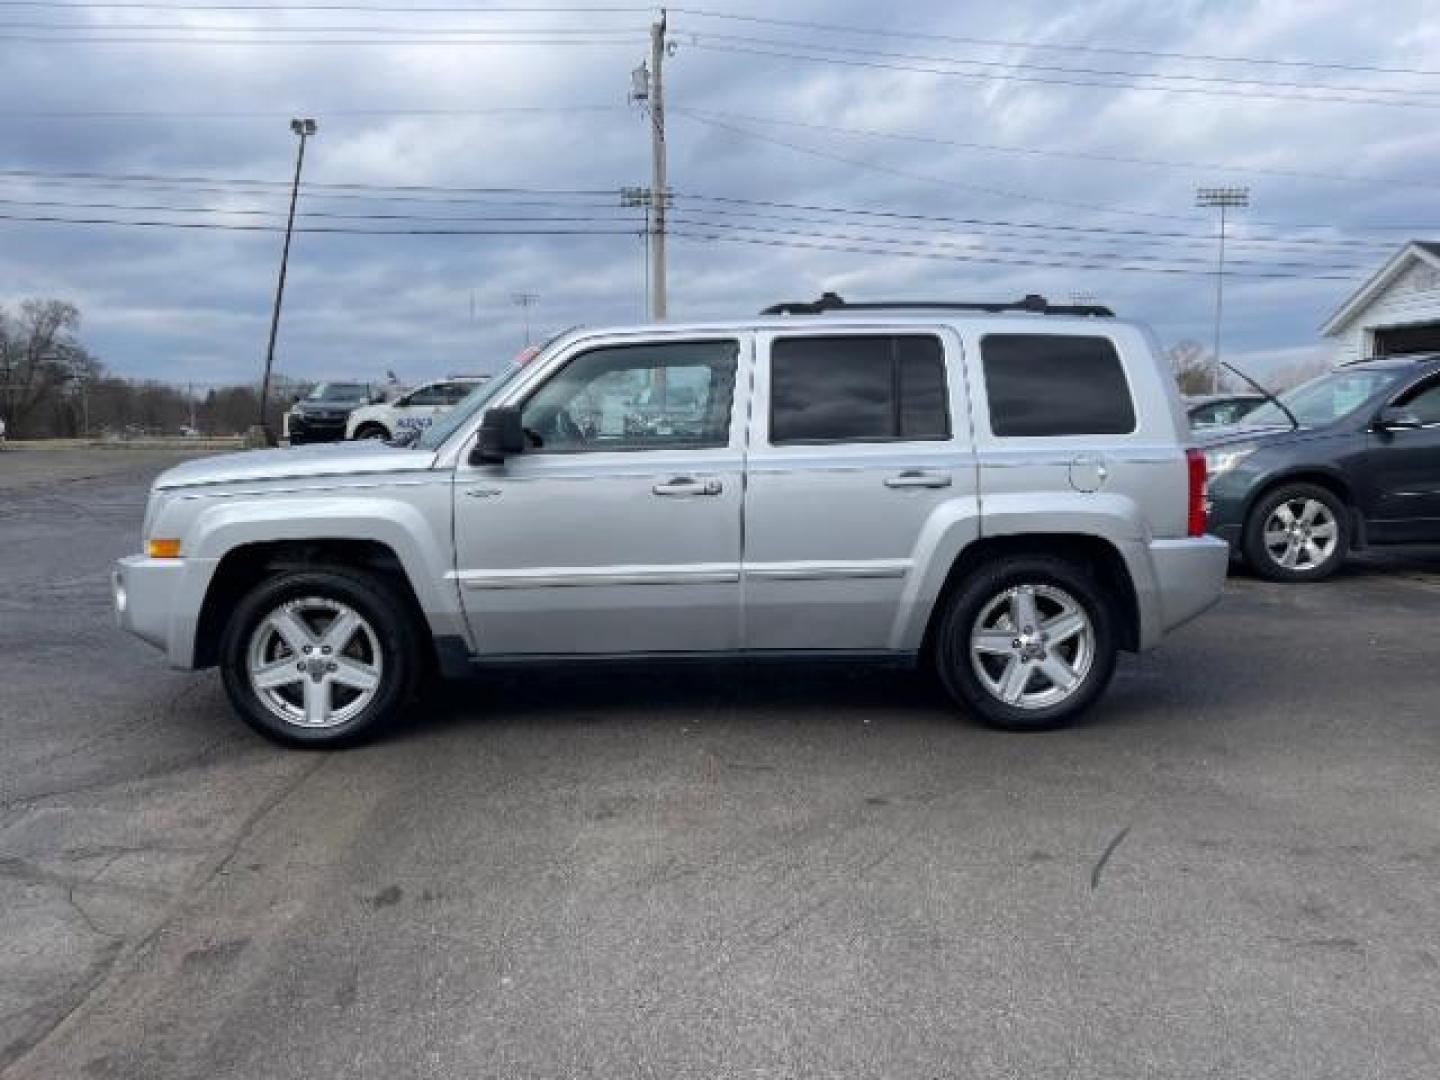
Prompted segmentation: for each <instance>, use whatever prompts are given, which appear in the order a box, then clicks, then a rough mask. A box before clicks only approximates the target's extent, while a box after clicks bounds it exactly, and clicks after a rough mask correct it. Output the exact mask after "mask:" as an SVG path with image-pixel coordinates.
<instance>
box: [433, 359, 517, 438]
mask: <svg viewBox="0 0 1440 1080" xmlns="http://www.w3.org/2000/svg"><path fill="white" fill-rule="evenodd" d="M524 366H525V365H524V364H511V365H510V366H509V367H507V368H506V369H505V370H504V371H502V372H500V374H498V375H496V376H495V377H494V378H493V379H491V380H490V381H489V382H484V383H481V384H480V385H479V386H477V387H475V389H474V390H471V391H470V393H468V394H466V395H465V396H464V397H463V398H461V399H460V400H459V401H458V402H457V403H456V405H455V407H454V408H453V409H451V410H450V411H449V412H447V413H446V414H445V415H444V416H441V417H439V418H438V419H436V421H435V423H433V424H431V425H430V426H429V427H428V428H426V429H425V431H424V433H423V434H422V435H421V436H420V437H419V438H418V439H416V440H415V442H414V444H413V445H415V446H418V447H420V448H421V449H422V450H436V449H438V448H439V446H440V444H441V443H443V442H444V441H445V440H446V439H448V438H449V437H450V436H451V434H453V433H454V431H455V430H456V429H457V428H459V427H460V425H461V424H463V423H465V421H466V420H469V419H470V418H471V417H472V416H474V415H475V414H476V413H477V412H479V411H480V410H481V409H483V408H484V407H485V403H486V402H487V401H489V400H490V399H491V398H492V397H494V396H495V392H496V391H497V390H499V389H500V388H501V387H502V386H504V385H505V384H506V383H508V382H509V381H510V380H511V379H513V378H514V377H515V374H516V372H518V371H520V370H522V369H523V368H524Z"/></svg>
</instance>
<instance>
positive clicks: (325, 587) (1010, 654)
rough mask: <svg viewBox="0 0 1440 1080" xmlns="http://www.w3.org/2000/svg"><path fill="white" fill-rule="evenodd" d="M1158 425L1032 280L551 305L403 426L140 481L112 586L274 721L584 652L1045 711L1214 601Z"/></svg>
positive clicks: (282, 725)
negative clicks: (574, 312) (571, 323)
mask: <svg viewBox="0 0 1440 1080" xmlns="http://www.w3.org/2000/svg"><path fill="white" fill-rule="evenodd" d="M1187 431H1188V427H1187V424H1186V419H1185V413H1184V410H1183V408H1182V406H1181V403H1180V399H1179V397H1178V395H1177V393H1176V391H1175V387H1174V385H1173V382H1172V380H1171V378H1170V375H1169V373H1168V372H1167V371H1166V369H1165V367H1164V365H1163V364H1162V362H1161V361H1160V359H1159V358H1158V356H1157V350H1156V348H1155V346H1154V344H1153V340H1152V338H1151V336H1150V335H1149V333H1148V332H1147V331H1146V330H1145V329H1144V328H1143V327H1141V326H1139V325H1136V324H1134V323H1130V322H1126V321H1123V320H1118V319H1115V318H1113V317H1112V316H1111V313H1110V312H1109V311H1107V310H1105V309H1103V308H1096V307H1066V308H1062V307H1054V306H1050V305H1047V304H1046V302H1045V301H1044V300H1043V299H1042V298H1040V297H1027V298H1025V299H1024V300H1022V301H1020V302H1018V303H1012V304H917V303H900V304H847V303H845V302H844V301H842V300H841V299H840V298H838V297H835V296H833V295H831V294H827V295H826V296H825V297H822V298H821V299H820V300H819V301H816V302H811V303H801V304H782V305H778V306H776V307H774V308H770V309H768V310H767V311H765V312H763V313H762V314H761V315H760V316H759V317H757V318H752V319H744V320H740V321H734V322H712V323H667V324H663V325H650V326H640V327H633V328H621V329H611V330H576V331H571V332H569V333H566V334H564V335H562V336H561V337H559V338H557V339H555V340H554V341H552V342H551V343H550V344H549V345H548V346H546V347H545V348H544V349H543V350H541V351H540V352H539V353H538V354H537V355H536V356H535V357H534V359H533V360H530V361H529V362H528V363H524V364H517V365H516V366H513V367H511V368H510V369H509V370H507V371H504V372H502V373H501V374H500V375H498V376H496V377H495V378H494V379H492V380H491V381H490V382H489V383H487V384H486V385H485V386H483V387H482V388H480V389H477V390H476V391H474V392H473V393H472V394H471V395H470V396H469V397H468V398H466V399H465V400H464V401H463V402H462V403H461V404H460V405H459V406H457V407H456V408H455V409H454V410H453V411H452V412H450V413H449V414H448V415H447V416H445V417H444V418H443V419H442V420H440V421H438V422H437V423H436V424H435V425H434V426H433V427H431V428H429V429H428V430H427V431H426V432H425V433H424V434H423V435H421V436H420V438H419V439H418V440H417V441H415V442H412V443H409V444H408V445H393V444H386V443H380V442H366V443H359V444H343V445H337V446H323V447H306V448H300V449H288V450H273V451H254V452H248V453H239V454H231V455H226V456H223V457H215V458H207V459H204V460H198V461H193V462H190V463H187V464H184V465H181V466H179V467H178V468H175V469H171V470H170V471H169V472H166V473H164V474H163V475H161V476H160V477H159V478H158V479H157V480H156V482H155V485H154V489H153V491H152V492H151V495H150V500H149V506H148V508H147V510H146V513H145V522H144V531H143V542H144V549H145V550H144V553H143V554H141V555H136V556H132V557H129V558H126V559H122V560H121V561H120V563H119V564H118V566H117V567H116V569H115V573H114V593H115V607H116V611H117V613H118V617H119V621H120V624H121V626H123V627H124V628H125V629H127V630H130V631H131V632H133V633H135V634H138V635H139V636H140V637H141V638H143V639H145V640H146V641H148V642H151V643H152V644H154V645H157V646H159V647H160V648H162V649H164V650H165V652H166V653H167V655H168V656H169V659H170V663H171V664H172V665H174V666H176V667H180V668H204V667H210V666H213V665H218V666H219V667H220V669H221V672H222V675H223V678H224V683H225V688H226V690H227V692H228V693H229V696H230V699H231V701H232V702H233V703H234V706H235V709H236V711H237V712H239V714H240V715H241V717H242V718H244V719H245V720H246V721H247V722H248V723H250V724H251V725H253V726H254V727H255V728H257V729H258V730H260V731H261V732H263V733H264V734H266V735H268V736H270V737H272V738H274V739H277V740H280V741H283V742H286V743H290V744H298V745H335V744H339V743H346V742H352V741H355V740H357V739H359V738H361V737H363V736H368V735H370V734H372V733H373V732H375V731H376V730H377V729H379V728H380V727H381V726H382V725H383V724H385V723H386V722H388V721H389V720H391V719H392V718H394V717H395V716H396V714H397V713H399V712H400V711H401V710H402V709H403V708H404V707H405V705H406V703H407V701H409V699H410V698H411V697H412V695H413V694H414V692H415V690H416V689H417V686H418V684H419V683H420V681H421V680H422V679H423V678H424V677H425V676H426V675H427V674H428V673H429V672H430V671H431V670H433V669H438V670H439V671H440V672H442V673H444V674H447V675H453V674H459V673H463V672H467V671H471V670H473V669H475V668H478V667H483V666H486V665H496V664H516V663H539V662H545V663H550V662H559V661H565V660H576V659H596V658H609V659H616V660H620V659H624V660H631V661H640V662H642V663H655V662H660V661H662V660H668V659H671V658H678V657H690V658H693V657H696V656H741V657H762V656H804V657H810V658H814V657H833V658H841V659H847V660H849V659H855V658H857V657H878V658H888V659H893V660H900V661H910V662H916V661H920V662H923V663H925V664H927V665H929V666H931V667H933V668H934V670H935V671H936V672H937V674H938V675H939V678H940V680H941V681H942V682H943V683H944V685H945V687H946V689H947V690H948V691H949V693H950V694H951V695H953V697H954V698H955V700H956V701H957V702H958V703H959V705H960V707H961V708H962V709H963V710H964V711H965V712H967V713H969V714H971V715H973V716H975V717H977V718H979V719H980V720H983V721H984V722H986V723H989V724H993V725H996V726H999V727H1004V728H1013V729H1034V728H1047V727H1054V726H1057V725H1059V724H1062V723H1064V722H1066V721H1069V720H1071V719H1072V718H1074V717H1075V716H1077V715H1078V714H1080V713H1081V712H1082V711H1083V710H1084V709H1085V708H1086V707H1087V706H1089V705H1091V704H1092V703H1094V702H1095V700H1096V699H1097V698H1098V697H1099V696H1100V695H1101V693H1102V692H1103V691H1104V689H1105V686H1106V684H1107V683H1108V682H1109V680H1110V677H1111V675H1112V673H1113V671H1114V666H1115V657H1116V653H1117V651H1118V650H1121V649H1125V650H1140V649H1145V648H1149V647H1150V646H1153V645H1154V644H1156V642H1158V641H1159V640H1160V638H1161V636H1162V635H1163V634H1164V633H1165V632H1166V631H1168V630H1171V629H1173V628H1174V627H1177V626H1179V625H1180V624H1181V623H1183V622H1185V621H1186V620H1188V619H1190V618H1192V617H1193V616H1195V615H1197V614H1198V613H1200V612H1202V611H1204V610H1205V609H1206V608H1208V607H1209V606H1210V605H1211V604H1213V603H1214V602H1215V600H1216V598H1217V597H1218V596H1219V595H1220V588H1221V584H1222V581H1223V578H1224V575H1225V569H1226V561H1227V556H1228V550H1227V548H1226V545H1225V544H1224V543H1223V542H1221V541H1220V540H1217V539H1214V538H1212V537H1208V536H1206V535H1204V532H1205V506H1204V500H1205V492H1204V483H1205V462H1204V458H1203V457H1202V456H1201V455H1200V454H1199V453H1198V452H1197V451H1194V450H1187V448H1186V446H1185V440H1186V438H1187V434H1186V433H1187Z"/></svg>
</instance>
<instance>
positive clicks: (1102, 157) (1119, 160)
mask: <svg viewBox="0 0 1440 1080" xmlns="http://www.w3.org/2000/svg"><path fill="white" fill-rule="evenodd" d="M674 111H675V112H684V113H688V114H689V115H691V116H695V117H697V118H709V119H716V120H726V121H731V122H734V121H740V122H742V123H754V124H774V125H777V126H781V127H795V128H805V129H807V130H812V131H824V132H828V133H830V134H835V135H854V136H858V137H861V138H871V139H892V140H897V141H900V142H915V143H924V144H927V145H931V146H953V147H956V148H957V149H961V150H983V151H987V152H994V153H1001V154H1024V155H1027V156H1033V157H1055V158H1073V159H1076V160H1080V161H1097V162H1102V163H1105V164H1112V165H1143V166H1147V167H1151V168H1161V169H1185V170H1189V171H1194V170H1196V169H1209V170H1213V171H1217V172H1234V173H1249V174H1253V175H1256V176H1277V177H1283V178H1285V179H1289V180H1325V181H1333V182H1335V183H1343V184H1376V185H1384V186H1386V187H1414V188H1425V189H1427V190H1429V189H1436V188H1440V183H1437V182H1434V181H1425V180H1401V179H1394V178H1388V177H1381V176H1347V175H1344V174H1340V173H1321V172H1308V171H1304V170H1300V169H1271V168H1262V167H1259V166H1247V165H1222V164H1218V163H1215V162H1204V161H1165V160H1159V159H1156V158H1139V157H1127V156H1124V155H1119V154H1097V153H1087V152H1084V151H1078V150H1049V149H1042V148H1040V147H1035V146H1006V145H1001V144H997V143H982V142H966V141H961V140H958V139H942V138H938V137H936V136H933V135H920V134H911V133H903V132H894V131H875V130H873V129H866V128H852V127H844V126H841V125H838V124H822V123H816V122H812V121H805V120H792V119H788V118H785V117H778V116H756V115H754V114H745V113H730V112H714V111H711V110H708V109H690V108H684V109H682V108H678V107H677V108H675V109H674ZM0 115H3V114H0Z"/></svg>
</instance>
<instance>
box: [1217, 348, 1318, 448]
mask: <svg viewBox="0 0 1440 1080" xmlns="http://www.w3.org/2000/svg"><path fill="white" fill-rule="evenodd" d="M1220 366H1221V367H1223V368H1225V369H1227V370H1229V371H1233V372H1234V373H1235V374H1236V375H1239V376H1240V378H1242V379H1244V380H1245V381H1246V382H1247V383H1249V384H1250V385H1251V386H1253V387H1254V388H1255V389H1256V390H1259V391H1260V393H1262V394H1264V395H1265V400H1266V401H1268V402H1270V403H1271V404H1273V405H1274V406H1275V407H1276V408H1277V409H1279V410H1280V411H1281V412H1283V413H1284V414H1285V418H1286V419H1287V420H1289V421H1290V425H1291V430H1292V431H1299V430H1300V421H1299V420H1296V419H1295V414H1294V413H1293V412H1291V411H1290V407H1289V406H1288V405H1286V404H1285V403H1284V402H1283V401H1281V400H1280V399H1279V398H1278V397H1276V396H1275V395H1274V394H1272V393H1271V392H1270V391H1269V390H1266V389H1265V387H1263V386H1261V385H1260V384H1259V383H1258V382H1256V381H1255V380H1254V379H1252V378H1251V377H1250V376H1249V375H1246V374H1245V373H1244V372H1243V371H1241V370H1240V369H1239V368H1237V367H1235V366H1234V365H1233V364H1229V363H1226V362H1225V361H1224V360H1221V361H1220Z"/></svg>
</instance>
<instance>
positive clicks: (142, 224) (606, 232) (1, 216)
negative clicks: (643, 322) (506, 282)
mask: <svg viewBox="0 0 1440 1080" xmlns="http://www.w3.org/2000/svg"><path fill="white" fill-rule="evenodd" d="M0 221H15V222H34V223H40V224H46V225H115V226H133V227H136V228H145V229H190V230H198V231H203V230H207V229H209V230H216V231H220V232H260V233H276V232H284V231H285V229H284V227H283V226H280V225H242V224H234V223H227V222H214V221H159V220H150V219H147V220H139V221H137V220H130V219H122V218H102V217H85V218H75V217H61V216H59V215H55V214H36V215H25V214H5V213H0ZM295 231H296V232H297V233H317V234H330V235H347V234H348V235H354V236H634V235H635V233H636V231H637V230H636V229H635V228H629V229H358V228H349V227H343V228H342V227H338V226H328V225H316V226H308V227H304V228H300V227H297V228H296V229H295Z"/></svg>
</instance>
